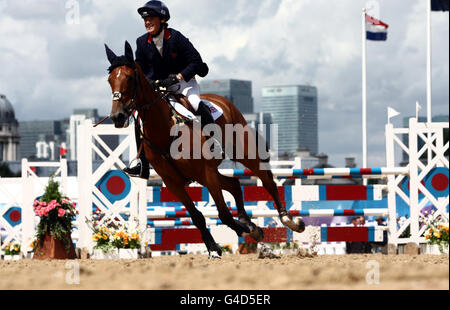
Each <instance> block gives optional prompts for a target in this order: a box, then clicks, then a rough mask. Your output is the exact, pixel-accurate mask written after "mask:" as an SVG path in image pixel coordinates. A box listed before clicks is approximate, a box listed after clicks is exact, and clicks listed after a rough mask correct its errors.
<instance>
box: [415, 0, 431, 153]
mask: <svg viewBox="0 0 450 310" xmlns="http://www.w3.org/2000/svg"><path fill="white" fill-rule="evenodd" d="M417 121H418V120H417ZM427 125H428V129H429V128H430V125H431V0H427ZM430 137H431V134H430V132H428V134H427V138H428V140H429V139H430ZM431 155H432V153H431V148H428V162H430V160H431Z"/></svg>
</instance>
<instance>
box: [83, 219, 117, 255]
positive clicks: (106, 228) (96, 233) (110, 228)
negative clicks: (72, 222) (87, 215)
mask: <svg viewBox="0 0 450 310" xmlns="http://www.w3.org/2000/svg"><path fill="white" fill-rule="evenodd" d="M86 223H87V224H88V226H89V227H90V228H91V230H92V233H93V235H92V241H94V244H95V245H94V249H93V253H92V258H93V259H117V258H118V257H119V254H118V250H117V249H116V248H115V247H114V245H113V244H112V235H113V233H114V232H115V230H116V229H117V228H118V227H119V219H111V218H108V217H107V218H105V214H104V213H102V212H100V211H99V210H97V211H96V212H95V213H94V214H93V216H92V219H91V220H86Z"/></svg>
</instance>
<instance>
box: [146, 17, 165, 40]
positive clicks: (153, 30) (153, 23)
mask: <svg viewBox="0 0 450 310" xmlns="http://www.w3.org/2000/svg"><path fill="white" fill-rule="evenodd" d="M144 22H145V29H147V31H148V33H149V34H150V35H151V36H153V35H155V34H157V33H158V31H159V29H160V28H161V19H159V17H158V16H152V17H146V18H144Z"/></svg>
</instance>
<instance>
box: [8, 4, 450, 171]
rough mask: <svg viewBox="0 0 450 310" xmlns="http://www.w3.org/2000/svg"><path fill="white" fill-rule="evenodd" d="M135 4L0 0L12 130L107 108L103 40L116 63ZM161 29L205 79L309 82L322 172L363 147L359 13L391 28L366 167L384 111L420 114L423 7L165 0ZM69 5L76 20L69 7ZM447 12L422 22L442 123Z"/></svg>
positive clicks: (379, 147)
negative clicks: (325, 163) (188, 46)
mask: <svg viewBox="0 0 450 310" xmlns="http://www.w3.org/2000/svg"><path fill="white" fill-rule="evenodd" d="M144 3H145V0H144V1H135V0H114V1H111V0H78V1H75V0H68V1H66V0H39V1H38V0H21V1H15V0H0V93H4V94H6V95H7V97H8V98H9V100H10V101H11V103H12V104H13V106H14V108H15V111H16V118H17V119H18V120H19V121H27V120H49V119H62V118H66V117H68V116H69V115H70V114H71V112H72V111H73V109H74V108H97V109H98V110H99V112H100V114H102V115H106V114H108V113H109V110H110V108H111V101H110V98H111V95H110V92H111V90H110V88H109V85H108V83H107V81H106V79H107V73H106V68H107V67H108V63H107V60H106V57H105V53H104V47H103V43H105V42H106V43H108V45H109V46H110V47H111V48H112V49H113V50H114V51H116V52H117V53H118V54H122V53H123V45H124V41H125V40H128V41H129V42H130V43H131V44H132V46H133V48H135V40H136V38H137V37H138V36H140V35H141V34H143V33H144V32H145V29H144V27H143V23H142V20H141V18H140V17H139V16H138V14H137V13H136V9H137V8H138V7H139V6H141V5H143V4H144ZM165 3H166V4H167V5H168V6H169V8H170V11H171V15H172V19H171V21H170V26H171V27H173V28H175V29H177V30H180V31H182V32H183V33H184V35H185V36H187V37H188V38H189V39H190V40H191V41H192V42H193V44H194V45H195V46H196V48H197V49H198V50H199V52H200V53H201V55H202V57H203V59H204V61H205V62H207V63H208V65H209V67H210V74H209V75H208V76H207V79H216V78H233V79H244V80H251V81H252V82H253V96H254V98H255V104H256V109H257V110H259V106H260V101H261V88H262V87H265V86H273V85H292V84H302V85H305V84H309V85H314V86H316V87H317V88H318V92H319V150H320V152H323V153H326V154H328V155H329V161H330V163H331V164H333V165H335V166H337V167H342V166H343V165H344V158H345V157H348V156H354V157H356V161H357V164H358V165H359V166H360V165H361V164H362V157H361V153H362V149H361V146H360V145H361V140H362V135H361V110H362V109H361V8H363V7H367V8H369V9H370V10H369V12H370V13H371V14H372V15H374V16H378V17H379V18H380V19H381V20H382V21H384V22H385V23H387V24H389V26H390V27H389V34H388V40H387V41H386V42H373V41H369V42H368V43H367V59H368V60H367V79H368V85H367V86H368V93H367V101H368V107H367V113H368V165H369V166H372V167H375V166H384V165H385V155H384V154H385V146H384V126H385V123H386V118H387V116H386V109H387V107H388V106H390V107H392V108H394V109H396V110H397V111H398V112H400V113H401V115H400V116H398V117H396V118H395V119H393V121H392V122H393V123H394V124H395V125H397V126H400V125H401V118H402V117H405V116H411V115H414V113H415V103H416V101H419V102H420V104H421V105H422V107H423V108H422V110H421V115H423V116H425V114H426V1H424V0H396V1H389V0H378V1H368V0H340V1H327V0H227V1H224V0H189V1H186V0H166V1H165ZM77 7H79V16H78V15H77V14H76V13H77V11H76V8H77ZM448 37H449V13H448V12H447V13H443V12H433V13H432V56H433V67H432V70H433V71H432V72H433V88H432V102H433V115H437V114H446V115H448V103H449V88H448V84H449V39H448Z"/></svg>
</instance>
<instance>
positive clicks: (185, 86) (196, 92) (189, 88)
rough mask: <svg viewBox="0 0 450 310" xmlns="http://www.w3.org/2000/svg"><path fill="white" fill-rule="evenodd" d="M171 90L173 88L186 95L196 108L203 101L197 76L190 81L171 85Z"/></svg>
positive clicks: (196, 108) (195, 108) (176, 91)
mask: <svg viewBox="0 0 450 310" xmlns="http://www.w3.org/2000/svg"><path fill="white" fill-rule="evenodd" d="M169 90H173V91H175V93H177V94H183V95H184V96H186V97H187V99H188V100H189V102H190V103H191V105H192V107H193V108H194V110H195V111H197V110H198V106H199V104H200V101H201V99H200V88H199V87H198V83H197V81H196V80H195V78H192V79H191V80H190V81H189V82H186V81H180V83H178V84H175V85H173V86H171V87H170V88H169Z"/></svg>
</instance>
